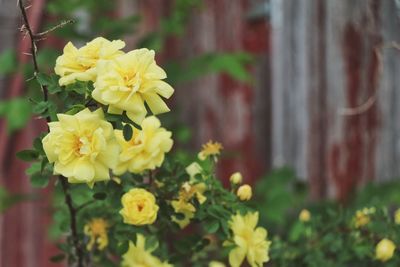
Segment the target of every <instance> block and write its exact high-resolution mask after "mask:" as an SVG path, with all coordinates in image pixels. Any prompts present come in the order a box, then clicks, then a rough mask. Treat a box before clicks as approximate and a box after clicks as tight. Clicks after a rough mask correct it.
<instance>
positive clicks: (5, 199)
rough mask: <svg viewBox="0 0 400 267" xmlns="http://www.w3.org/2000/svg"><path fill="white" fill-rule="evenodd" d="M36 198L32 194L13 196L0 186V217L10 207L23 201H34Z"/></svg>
mask: <svg viewBox="0 0 400 267" xmlns="http://www.w3.org/2000/svg"><path fill="white" fill-rule="evenodd" d="M35 199H36V196H35V195H32V194H13V193H11V192H9V191H8V190H7V189H6V188H5V187H3V186H0V215H1V213H4V212H5V211H6V210H7V209H9V208H10V207H11V206H13V205H15V204H18V203H20V202H23V201H32V200H35Z"/></svg>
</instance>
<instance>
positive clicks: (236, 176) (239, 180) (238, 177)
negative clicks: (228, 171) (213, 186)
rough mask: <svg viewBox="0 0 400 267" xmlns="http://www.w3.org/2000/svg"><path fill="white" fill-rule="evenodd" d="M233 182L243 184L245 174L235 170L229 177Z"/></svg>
mask: <svg viewBox="0 0 400 267" xmlns="http://www.w3.org/2000/svg"><path fill="white" fill-rule="evenodd" d="M229 180H230V181H231V183H232V184H241V183H242V181H243V176H242V174H241V173H240V172H235V173H233V174H232V175H231V177H230V178H229Z"/></svg>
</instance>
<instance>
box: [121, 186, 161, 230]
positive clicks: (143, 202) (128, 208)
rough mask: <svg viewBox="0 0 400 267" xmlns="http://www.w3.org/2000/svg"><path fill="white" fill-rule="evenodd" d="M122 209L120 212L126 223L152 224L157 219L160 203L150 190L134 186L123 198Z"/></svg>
mask: <svg viewBox="0 0 400 267" xmlns="http://www.w3.org/2000/svg"><path fill="white" fill-rule="evenodd" d="M121 202H122V209H121V210H120V211H119V213H120V214H121V215H122V217H123V218H124V223H127V224H133V225H145V224H152V223H154V221H155V220H156V219H157V212H158V209H159V207H158V205H157V204H156V198H155V197H154V195H153V194H152V193H150V192H149V191H147V190H145V189H142V188H133V189H131V190H129V192H127V193H125V194H124V195H123V196H122V198H121Z"/></svg>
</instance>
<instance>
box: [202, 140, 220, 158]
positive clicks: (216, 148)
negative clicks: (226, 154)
mask: <svg viewBox="0 0 400 267" xmlns="http://www.w3.org/2000/svg"><path fill="white" fill-rule="evenodd" d="M222 148H223V147H222V145H221V143H218V142H213V141H211V140H210V141H208V142H207V143H206V144H204V145H203V148H202V150H201V151H200V153H199V154H198V158H199V159H200V160H205V159H206V158H207V157H209V156H218V155H219V154H220V153H221V150H222Z"/></svg>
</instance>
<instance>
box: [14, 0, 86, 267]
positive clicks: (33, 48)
mask: <svg viewBox="0 0 400 267" xmlns="http://www.w3.org/2000/svg"><path fill="white" fill-rule="evenodd" d="M18 6H19V9H20V10H21V14H22V18H23V20H24V25H23V27H22V29H24V30H26V32H27V33H28V35H29V39H30V42H31V54H32V62H33V67H34V75H35V76H36V75H37V74H38V73H39V66H38V63H37V55H36V52H37V46H36V37H37V36H36V35H35V34H34V33H33V31H32V28H31V26H30V24H29V20H28V16H27V15H26V9H25V7H24V5H23V3H22V0H18ZM68 23H71V22H68ZM66 24H67V23H64V24H63V25H66ZM56 28H58V27H54V29H56ZM51 30H52V29H50V30H49V31H46V32H44V33H41V34H39V35H38V36H43V35H44V34H46V33H48V32H50V31H51ZM40 87H41V89H42V92H43V99H44V101H47V100H48V98H49V96H48V90H47V87H46V86H44V85H40ZM46 120H47V122H50V121H51V119H50V116H46ZM58 180H59V182H60V184H61V186H62V189H63V192H64V196H65V204H66V205H67V206H68V210H69V214H70V227H71V235H72V242H73V245H74V247H75V252H76V256H77V258H78V267H83V266H84V265H83V250H82V247H81V244H80V242H79V237H78V231H77V227H76V209H75V208H74V206H73V204H72V198H71V195H70V193H69V185H68V183H67V181H66V180H65V178H64V177H63V176H61V175H60V176H59V177H58Z"/></svg>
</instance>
